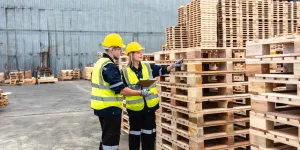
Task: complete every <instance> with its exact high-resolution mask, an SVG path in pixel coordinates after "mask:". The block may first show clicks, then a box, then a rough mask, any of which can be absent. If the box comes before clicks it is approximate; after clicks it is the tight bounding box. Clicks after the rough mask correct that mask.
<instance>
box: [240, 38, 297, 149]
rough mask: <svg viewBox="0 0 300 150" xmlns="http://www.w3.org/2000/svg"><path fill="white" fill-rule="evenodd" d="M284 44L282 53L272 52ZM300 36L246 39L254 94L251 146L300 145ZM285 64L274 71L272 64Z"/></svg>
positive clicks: (250, 81)
mask: <svg viewBox="0 0 300 150" xmlns="http://www.w3.org/2000/svg"><path fill="white" fill-rule="evenodd" d="M272 45H282V49H283V54H273V55H270V54H271V47H272ZM299 53H300V37H299V36H298V37H296V36H289V37H288V36H285V37H279V38H273V39H266V40H258V41H254V42H249V43H247V57H248V59H247V60H246V63H247V66H246V67H247V70H248V75H249V76H252V77H249V91H250V92H251V93H252V94H253V95H252V96H251V101H252V102H251V103H252V104H251V106H252V107H251V108H252V111H251V113H250V126H251V130H250V135H251V146H252V147H251V148H252V149H253V150H258V149H300V144H299V143H300V140H299V137H300V130H299V126H300V123H299V120H300V115H299V114H300V113H299V112H300V107H299V106H300V54H299ZM278 63H280V64H284V72H281V73H279V74H274V73H273V74H271V72H270V64H278Z"/></svg>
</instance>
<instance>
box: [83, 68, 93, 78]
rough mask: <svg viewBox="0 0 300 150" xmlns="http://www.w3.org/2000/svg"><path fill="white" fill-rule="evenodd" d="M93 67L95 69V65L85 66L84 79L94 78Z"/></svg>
mask: <svg viewBox="0 0 300 150" xmlns="http://www.w3.org/2000/svg"><path fill="white" fill-rule="evenodd" d="M93 69H94V67H85V68H84V79H85V80H91V79H92V73H93Z"/></svg>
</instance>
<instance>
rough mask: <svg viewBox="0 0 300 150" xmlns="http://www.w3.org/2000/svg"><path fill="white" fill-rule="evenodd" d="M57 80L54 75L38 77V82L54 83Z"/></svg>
mask: <svg viewBox="0 0 300 150" xmlns="http://www.w3.org/2000/svg"><path fill="white" fill-rule="evenodd" d="M57 81H58V79H57V78H54V76H49V77H40V78H39V79H38V83H39V84H47V83H56V82H57Z"/></svg>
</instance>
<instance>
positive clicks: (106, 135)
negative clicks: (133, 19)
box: [91, 33, 150, 150]
mask: <svg viewBox="0 0 300 150" xmlns="http://www.w3.org/2000/svg"><path fill="white" fill-rule="evenodd" d="M102 45H103V47H105V53H104V54H103V57H101V58H100V59H99V60H98V61H97V63H96V64H95V66H94V69H93V75H92V93H91V108H93V109H94V114H95V115H97V116H98V118H99V121H100V125H101V128H102V138H101V142H100V147H99V150H117V149H118V145H119V141H120V128H121V114H122V107H123V103H122V100H123V96H122V95H124V96H137V95H138V96H145V97H147V96H148V95H149V94H150V92H149V90H148V89H145V90H132V89H130V88H128V87H126V86H125V85H124V83H123V81H122V78H121V73H120V71H119V68H118V66H117V65H116V64H115V62H114V60H116V59H119V57H120V55H121V52H122V48H124V47H125V45H124V44H123V40H122V38H121V36H120V35H118V34H115V33H114V34H109V35H107V36H106V37H105V39H104V41H103V43H102Z"/></svg>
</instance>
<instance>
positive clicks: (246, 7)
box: [238, 0, 257, 47]
mask: <svg viewBox="0 0 300 150" xmlns="http://www.w3.org/2000/svg"><path fill="white" fill-rule="evenodd" d="M254 6H255V0H240V8H239V11H240V25H239V26H240V29H238V30H240V34H241V37H240V38H239V41H238V42H240V43H239V45H241V46H243V47H246V41H249V40H253V39H254V25H253V23H254V21H255V18H254V16H255V14H256V10H257V9H255V7H254Z"/></svg>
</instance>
